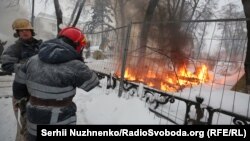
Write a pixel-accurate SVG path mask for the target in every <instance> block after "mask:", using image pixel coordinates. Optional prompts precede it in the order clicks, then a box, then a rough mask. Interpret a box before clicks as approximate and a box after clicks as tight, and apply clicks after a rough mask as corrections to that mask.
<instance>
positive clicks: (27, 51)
mask: <svg viewBox="0 0 250 141" xmlns="http://www.w3.org/2000/svg"><path fill="white" fill-rule="evenodd" d="M12 28H13V30H14V31H15V33H14V37H16V38H18V40H17V41H16V42H15V43H14V44H12V45H10V46H9V47H8V48H6V49H5V50H4V52H3V54H2V58H1V59H2V69H3V70H4V71H6V72H9V73H15V79H14V82H13V86H12V90H13V109H14V113H15V116H16V119H17V122H18V121H20V123H19V124H17V135H16V141H25V140H26V138H27V137H26V136H27V130H26V111H25V106H26V102H27V98H28V95H29V93H28V90H27V88H26V87H24V88H21V87H22V85H21V83H22V80H20V79H19V77H20V75H21V74H19V73H18V70H19V68H20V66H21V65H22V64H24V63H25V62H26V61H27V60H28V59H29V58H30V57H32V56H34V55H36V54H37V53H38V48H39V45H40V44H41V43H42V41H41V40H37V39H35V38H33V36H35V32H34V29H33V27H32V25H31V23H30V22H29V20H27V19H22V18H21V19H16V20H15V21H14V22H13V24H12ZM20 88H21V89H20ZM24 96H25V97H26V98H23V97H24ZM18 111H20V117H18Z"/></svg>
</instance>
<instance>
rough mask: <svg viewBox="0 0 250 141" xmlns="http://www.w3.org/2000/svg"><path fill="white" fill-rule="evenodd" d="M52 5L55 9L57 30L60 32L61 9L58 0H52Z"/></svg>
mask: <svg viewBox="0 0 250 141" xmlns="http://www.w3.org/2000/svg"><path fill="white" fill-rule="evenodd" d="M54 6H55V11H56V20H57V32H58V33H59V32H60V30H61V29H60V24H62V10H61V7H60V4H59V1H58V0H54Z"/></svg>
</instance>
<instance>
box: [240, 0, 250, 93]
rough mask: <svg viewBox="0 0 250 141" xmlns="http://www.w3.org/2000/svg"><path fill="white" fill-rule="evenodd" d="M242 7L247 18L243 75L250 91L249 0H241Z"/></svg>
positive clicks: (249, 91)
mask: <svg viewBox="0 0 250 141" xmlns="http://www.w3.org/2000/svg"><path fill="white" fill-rule="evenodd" d="M241 1H242V4H243V8H244V13H245V16H246V18H247V19H248V20H247V21H246V24H247V38H248V42H247V53H246V58H245V75H246V85H247V91H248V93H250V20H249V18H250V10H249V9H250V1H249V0H241Z"/></svg>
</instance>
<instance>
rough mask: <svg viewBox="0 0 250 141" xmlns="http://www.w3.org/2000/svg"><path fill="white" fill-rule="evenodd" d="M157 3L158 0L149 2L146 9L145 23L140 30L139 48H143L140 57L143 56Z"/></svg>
mask: <svg viewBox="0 0 250 141" xmlns="http://www.w3.org/2000/svg"><path fill="white" fill-rule="evenodd" d="M158 2H159V0H150V1H149V4H148V8H147V11H146V14H145V17H144V22H145V23H144V24H143V25H142V30H141V39H140V47H142V48H143V49H142V50H143V51H142V52H141V53H142V54H141V56H143V55H144V53H145V51H146V46H147V38H148V32H149V29H150V24H151V21H152V19H153V15H154V11H155V8H156V6H157V4H158Z"/></svg>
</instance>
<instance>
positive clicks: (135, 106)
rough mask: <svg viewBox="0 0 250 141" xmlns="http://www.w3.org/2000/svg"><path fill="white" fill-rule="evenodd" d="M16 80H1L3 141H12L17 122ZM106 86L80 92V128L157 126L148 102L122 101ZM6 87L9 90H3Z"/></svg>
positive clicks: (0, 100)
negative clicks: (13, 100) (13, 94)
mask: <svg viewBox="0 0 250 141" xmlns="http://www.w3.org/2000/svg"><path fill="white" fill-rule="evenodd" d="M12 80H13V76H0V97H1V96H2V98H0V107H1V108H0V113H1V114H0V137H1V139H0V140H1V141H13V140H14V138H15V134H16V121H15V117H14V113H13V110H12V103H11V97H8V98H5V96H10V95H11V87H10V86H11V81H12ZM4 81H6V82H4ZM101 82H102V84H103V83H104V86H103V87H102V88H100V87H97V88H95V89H93V90H92V91H90V92H88V93H87V92H85V91H83V90H81V89H77V94H76V96H75V97H74V99H73V101H74V102H75V103H76V105H77V124H102V125H103V124H158V123H159V119H158V118H157V117H155V115H154V114H153V113H150V112H149V110H148V108H147V106H146V104H145V102H143V101H141V100H140V99H139V98H138V97H131V98H129V99H126V98H123V97H121V98H119V97H118V92H117V90H115V91H111V90H106V89H105V88H106V86H105V80H102V81H101ZM1 86H7V87H4V88H3V87H1Z"/></svg>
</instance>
